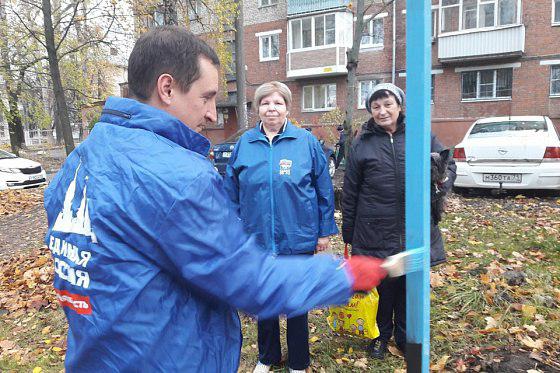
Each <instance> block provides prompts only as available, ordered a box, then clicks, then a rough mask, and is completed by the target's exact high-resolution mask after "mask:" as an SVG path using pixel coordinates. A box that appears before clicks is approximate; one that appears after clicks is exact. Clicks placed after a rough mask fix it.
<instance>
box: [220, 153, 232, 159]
mask: <svg viewBox="0 0 560 373" xmlns="http://www.w3.org/2000/svg"><path fill="white" fill-rule="evenodd" d="M229 157H231V152H223V153H222V158H229Z"/></svg>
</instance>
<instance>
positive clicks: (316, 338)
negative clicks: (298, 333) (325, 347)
mask: <svg viewBox="0 0 560 373" xmlns="http://www.w3.org/2000/svg"><path fill="white" fill-rule="evenodd" d="M318 340H319V337H317V336H316V335H314V336H313V337H311V338H309V343H315V342H317V341H318Z"/></svg>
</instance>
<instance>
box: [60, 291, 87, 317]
mask: <svg viewBox="0 0 560 373" xmlns="http://www.w3.org/2000/svg"><path fill="white" fill-rule="evenodd" d="M54 291H55V292H56V298H57V299H58V301H59V302H60V305H61V306H62V307H68V308H70V309H71V310H73V311H75V312H76V313H78V314H80V315H91V311H92V310H91V303H90V302H89V297H84V296H82V295H78V294H72V293H69V292H68V291H66V290H58V289H54Z"/></svg>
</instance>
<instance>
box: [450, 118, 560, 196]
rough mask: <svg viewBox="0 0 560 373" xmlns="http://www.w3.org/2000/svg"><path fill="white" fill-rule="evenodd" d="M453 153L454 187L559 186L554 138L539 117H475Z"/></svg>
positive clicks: (558, 143)
mask: <svg viewBox="0 0 560 373" xmlns="http://www.w3.org/2000/svg"><path fill="white" fill-rule="evenodd" d="M453 158H454V159H455V162H456V163H457V179H456V180H455V184H454V185H455V187H460V188H492V189H494V188H501V189H556V190H560V139H559V137H558V133H557V132H556V129H555V128H554V124H553V123H552V121H551V120H550V118H548V117H545V116H515V117H513V116H512V117H493V118H484V119H479V120H477V121H476V122H474V124H473V125H472V126H471V127H470V129H469V130H468V132H467V134H466V135H465V137H464V139H463V140H462V141H461V142H460V143H459V144H458V145H457V146H456V147H455V150H454V153H453Z"/></svg>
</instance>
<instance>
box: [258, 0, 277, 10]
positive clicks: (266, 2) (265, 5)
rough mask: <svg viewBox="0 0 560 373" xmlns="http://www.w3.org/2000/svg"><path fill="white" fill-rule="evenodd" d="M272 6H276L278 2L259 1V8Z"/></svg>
mask: <svg viewBox="0 0 560 373" xmlns="http://www.w3.org/2000/svg"><path fill="white" fill-rule="evenodd" d="M274 5H278V0H259V8H267V7H269V6H274Z"/></svg>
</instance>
